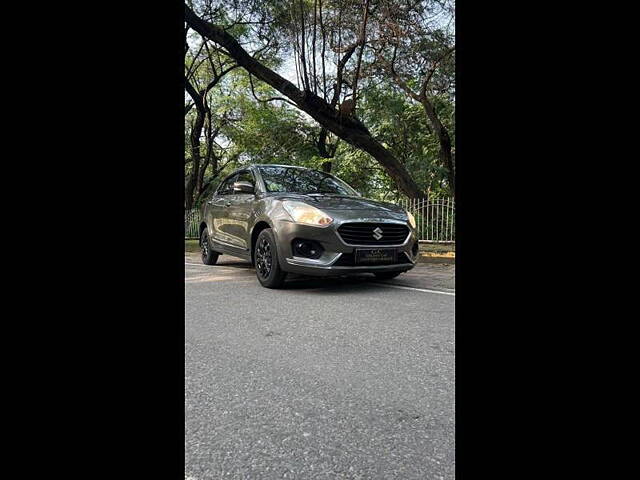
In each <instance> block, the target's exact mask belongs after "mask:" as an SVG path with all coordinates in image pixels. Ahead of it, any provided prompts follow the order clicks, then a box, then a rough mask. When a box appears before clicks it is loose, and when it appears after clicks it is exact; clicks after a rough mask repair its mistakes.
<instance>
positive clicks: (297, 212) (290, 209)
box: [282, 200, 333, 227]
mask: <svg viewBox="0 0 640 480" xmlns="http://www.w3.org/2000/svg"><path fill="white" fill-rule="evenodd" d="M282 206H283V207H284V209H285V210H286V211H287V213H288V214H289V215H291V218H292V219H293V221H294V222H296V223H305V224H307V225H315V226H316V227H326V226H327V225H329V224H330V223H331V222H333V218H331V217H330V216H329V215H327V214H326V213H324V212H323V211H322V210H318V209H317V208H316V207H312V206H311V205H307V204H306V203H303V202H294V201H292V200H285V201H284V202H282Z"/></svg>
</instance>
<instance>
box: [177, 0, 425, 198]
mask: <svg viewBox="0 0 640 480" xmlns="http://www.w3.org/2000/svg"><path fill="white" fill-rule="evenodd" d="M185 20H186V22H187V24H188V25H189V26H190V27H191V28H193V29H194V30H195V31H197V32H198V33H199V34H200V35H202V37H203V38H206V39H210V40H212V41H213V42H215V43H216V44H217V45H218V46H219V47H220V48H221V49H222V50H223V51H224V53H225V54H226V55H228V56H229V57H231V58H233V60H234V61H235V62H236V63H237V64H238V65H240V66H241V67H243V68H244V69H245V70H246V71H247V72H249V73H250V74H252V75H254V76H255V77H256V78H258V79H260V80H262V81H263V82H265V83H267V84H269V85H270V86H271V87H273V88H274V89H275V90H277V91H278V92H280V93H281V94H282V95H284V96H285V97H286V98H287V99H288V100H290V101H291V102H292V103H293V104H295V106H296V107H297V108H299V109H300V110H302V111H304V112H306V113H307V114H309V115H310V116H311V117H312V118H314V119H315V120H316V121H317V122H318V123H319V124H320V125H322V126H323V127H325V128H326V129H327V130H328V131H330V132H332V133H334V134H335V135H337V136H338V137H340V138H341V139H343V140H345V141H346V142H347V143H349V144H351V145H353V146H354V147H356V148H359V149H362V150H364V151H366V152H367V153H369V154H370V155H372V156H373V157H374V158H375V159H376V160H377V161H378V162H379V163H380V164H381V165H382V166H383V168H384V169H385V171H386V172H387V173H388V174H389V175H390V176H391V178H393V179H394V180H395V182H396V183H397V185H398V187H399V188H400V190H401V191H403V192H404V193H405V194H406V195H407V196H409V197H413V198H419V197H424V195H425V193H424V192H423V191H422V190H421V189H420V188H419V186H418V185H417V183H416V182H415V181H414V180H413V178H412V177H411V175H410V174H409V172H408V171H407V169H406V168H405V166H404V165H403V164H402V163H401V162H400V161H399V160H398V159H397V158H396V157H395V156H394V155H393V154H392V153H391V152H390V151H389V150H388V149H387V148H385V147H384V146H383V145H382V144H381V143H380V142H379V141H378V140H376V139H375V138H374V137H373V136H372V135H371V133H370V132H369V131H368V130H367V128H366V127H365V126H364V125H363V124H362V122H360V121H359V120H358V119H357V118H355V117H350V116H342V115H340V114H339V112H338V111H337V110H336V109H335V108H333V107H332V106H331V104H330V103H329V102H327V101H326V100H325V99H324V98H321V97H319V96H318V95H317V94H315V93H314V92H313V90H312V88H311V85H312V83H311V82H313V85H317V81H316V80H313V78H314V76H312V77H311V79H312V80H310V79H309V75H308V72H307V61H308V60H307V57H306V54H305V50H306V48H304V49H303V48H301V60H302V63H301V67H302V70H303V72H302V78H303V83H304V89H303V90H300V89H299V88H297V87H296V86H295V85H293V84H292V83H291V82H289V81H288V80H286V79H284V78H283V77H281V76H280V75H279V74H278V73H276V72H275V71H273V70H272V69H270V68H268V67H267V66H265V65H264V64H263V63H261V62H260V61H259V60H257V59H256V58H254V57H252V56H251V55H249V53H248V52H247V51H246V50H245V49H244V48H243V46H241V45H240V43H238V41H237V40H236V39H235V38H234V36H233V35H231V34H230V33H228V31H227V30H225V28H223V27H221V26H219V25H215V24H212V23H209V22H207V21H205V20H203V19H202V18H200V17H199V16H198V15H196V14H195V13H194V12H193V10H192V9H191V8H189V6H188V5H186V4H185ZM302 31H304V25H302ZM305 43H306V40H305V37H304V36H301V45H302V46H305ZM314 75H315V72H314ZM316 88H317V87H316ZM325 94H326V90H325Z"/></svg>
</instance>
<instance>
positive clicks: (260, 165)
mask: <svg viewBox="0 0 640 480" xmlns="http://www.w3.org/2000/svg"><path fill="white" fill-rule="evenodd" d="M249 167H256V168H257V167H285V168H301V169H303V170H313V168H307V167H301V166H299V165H278V164H276V163H254V164H251V165H249Z"/></svg>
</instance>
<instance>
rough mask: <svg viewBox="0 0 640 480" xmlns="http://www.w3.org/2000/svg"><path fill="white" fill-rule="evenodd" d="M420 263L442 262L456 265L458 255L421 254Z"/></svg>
mask: <svg viewBox="0 0 640 480" xmlns="http://www.w3.org/2000/svg"><path fill="white" fill-rule="evenodd" d="M418 263H440V264H445V265H455V263H456V257H445V256H444V255H420V257H419V258H418Z"/></svg>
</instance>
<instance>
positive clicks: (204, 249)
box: [200, 227, 220, 265]
mask: <svg viewBox="0 0 640 480" xmlns="http://www.w3.org/2000/svg"><path fill="white" fill-rule="evenodd" d="M219 256H220V254H219V253H218V252H214V251H213V250H211V245H210V244H209V230H207V228H206V227H205V229H204V230H203V231H202V234H201V235H200V258H201V259H202V263H204V264H205V265H215V264H216V262H217V261H218V257H219Z"/></svg>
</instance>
